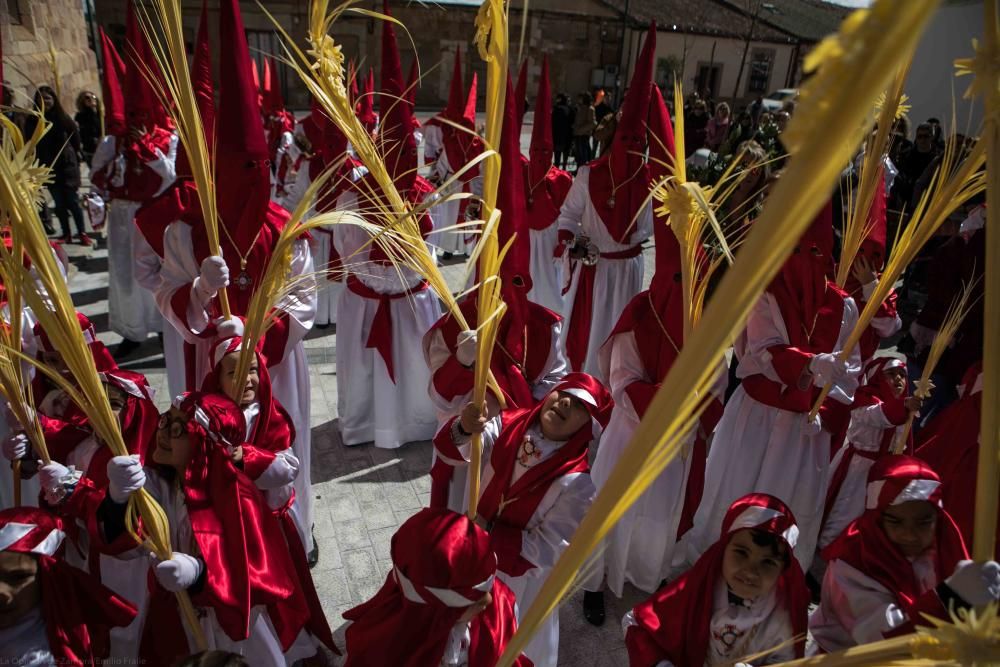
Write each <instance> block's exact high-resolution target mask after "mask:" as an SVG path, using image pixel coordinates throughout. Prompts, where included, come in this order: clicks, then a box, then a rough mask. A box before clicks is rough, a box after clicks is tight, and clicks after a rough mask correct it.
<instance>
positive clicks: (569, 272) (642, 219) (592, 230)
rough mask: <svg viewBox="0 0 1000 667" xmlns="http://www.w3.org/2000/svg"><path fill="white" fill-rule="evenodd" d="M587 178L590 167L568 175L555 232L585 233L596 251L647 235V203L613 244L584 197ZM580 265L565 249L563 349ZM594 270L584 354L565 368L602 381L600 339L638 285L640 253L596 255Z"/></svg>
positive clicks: (650, 228) (649, 228)
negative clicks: (628, 231) (611, 256)
mask: <svg viewBox="0 0 1000 667" xmlns="http://www.w3.org/2000/svg"><path fill="white" fill-rule="evenodd" d="M589 182H590V168H589V167H587V166H584V167H580V171H579V172H577V175H576V178H574V179H573V185H572V186H571V187H570V189H569V194H567V195H566V201H564V202H563V205H562V210H560V212H559V220H558V221H557V222H558V229H559V231H568V232H572V233H573V235H574V236H575V237H577V238H579V237H581V236H586V237H587V238H589V239H590V242H591V243H593V244H594V245H596V246H597V248H598V250H599V251H600V252H601V253H602V254H604V253H615V252H622V251H626V250H628V249H630V248H633V247H635V246H636V245H639V244H641V243H642V242H643V241H645V240H646V239H648V238H649V236H650V235H651V234H652V233H653V207H652V205H651V204H647V205H646V207H645V208H644V209H643V211H642V212H641V213H640V214H639V217H638V219H637V220H636V222H635V229H634V230H633V231H632V233H631V234H630V235H629V237H628V239H627V241H626V243H618V241H616V240H615V239H614V238H613V237H612V236H611V233H610V232H609V231H608V228H607V226H606V225H605V224H604V221H603V220H601V217H600V216H599V215H598V214H597V210H596V209H595V208H594V204H593V202H591V200H590V191H589V190H588V184H589ZM581 268H582V265H581V263H579V262H574V261H572V260H570V258H569V251H568V249H567V251H566V252H564V253H563V269H562V271H563V276H562V277H563V280H564V281H565V282H568V283H569V290H568V291H567V292H566V295H565V297H564V301H563V304H564V305H563V310H562V316H563V322H564V325H563V337H564V342H563V347H564V349H565V337H566V334H567V332H569V331H570V329H571V328H572V327H574V326H577V325H575V324H574V323H573V318H572V315H573V303H574V301H575V300H576V292H577V287H578V286H579V279H580V269H581ZM595 269H596V275H595V279H594V300H593V313H592V315H591V324H590V339H589V342H588V344H587V354H586V357H585V361H584V363H583V368H572V369H570V370H576V371H583V372H584V373H589V374H591V375H594V376H595V377H597V378H599V379H600V380H601V381H603V382H607V380H608V378H606V377H603V376H602V375H601V370H600V365H599V363H598V354H599V352H600V349H601V346H602V345H604V341H605V340H607V338H608V336H609V335H610V334H611V331H612V329H614V327H615V324H617V323H618V318H619V317H621V314H622V311H623V310H625V306H627V305H628V303H629V301H631V300H632V297H634V296H635V295H636V294H638V293H639V291H640V290H641V289H642V274H643V261H642V255H641V254H639V255H636V256H635V257H629V258H626V259H598V262H597V266H596V267H595Z"/></svg>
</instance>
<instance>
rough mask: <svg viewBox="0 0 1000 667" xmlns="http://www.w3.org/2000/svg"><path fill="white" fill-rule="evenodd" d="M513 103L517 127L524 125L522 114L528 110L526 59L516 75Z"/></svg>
mask: <svg viewBox="0 0 1000 667" xmlns="http://www.w3.org/2000/svg"><path fill="white" fill-rule="evenodd" d="M514 103H515V104H516V105H517V126H518V127H521V124H522V123H524V112H525V111H527V109H528V59H527V58H525V59H524V62H522V63H521V71H520V72H519V73H518V75H517V85H516V86H515V87H514Z"/></svg>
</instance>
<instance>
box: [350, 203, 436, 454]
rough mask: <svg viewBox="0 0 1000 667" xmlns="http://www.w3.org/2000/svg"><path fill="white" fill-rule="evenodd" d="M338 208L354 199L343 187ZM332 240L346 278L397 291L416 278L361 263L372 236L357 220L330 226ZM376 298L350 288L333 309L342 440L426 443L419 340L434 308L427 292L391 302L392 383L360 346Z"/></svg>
mask: <svg viewBox="0 0 1000 667" xmlns="http://www.w3.org/2000/svg"><path fill="white" fill-rule="evenodd" d="M338 208H340V209H344V210H349V209H356V208H357V196H356V195H355V193H353V192H347V193H345V194H344V195H342V196H341V198H340V200H339V202H338ZM334 241H335V243H336V245H337V249H338V251H339V252H340V256H341V258H342V259H343V261H344V263H345V264H346V265H347V267H348V269H349V271H350V272H351V276H352V277H353V278H355V279H357V280H359V281H361V282H362V283H363V284H364V285H365V286H367V287H368V288H370V289H372V290H374V291H375V292H378V293H380V294H403V293H405V292H407V291H408V290H411V289H414V288H416V287H418V286H419V285H420V284H421V283H422V282H423V278H421V277H420V275H419V274H417V273H416V272H414V271H412V270H411V269H409V268H406V267H403V266H399V267H397V266H394V265H391V264H390V265H384V264H381V263H377V262H370V261H368V253H369V247H367V246H368V245H370V244H371V236H370V235H369V234H368V232H367V231H365V230H364V229H363V228H361V227H358V226H356V225H349V224H344V225H335V227H334ZM379 305H380V301H379V300H377V299H370V298H366V297H364V296H361V295H360V294H357V293H355V292H353V291H352V290H351V289H350V288H349V287H348V288H347V289H344V290H343V292H342V293H341V295H340V303H339V306H338V312H337V322H338V324H337V385H338V387H339V388H340V390H339V391H338V392H337V412H338V414H339V416H340V434H341V438H342V439H343V442H344V444H345V445H359V444H361V443H364V442H372V441H374V443H375V446H376V447H383V448H387V449H395V448H397V447H400V446H402V445H404V444H406V443H408V442H417V441H420V440H430V439H431V438H433V437H434V433H435V432H436V428H437V418H436V415H435V413H434V405H433V404H432V403H431V400H430V398H429V397H428V396H427V383H428V382H429V380H430V371H429V370H428V368H427V364H426V363H424V359H423V354H422V350H421V341H422V340H423V337H424V334H425V333H427V330H428V329H430V328H431V327H432V326H433V325H434V323H435V322H437V320H438V319H439V318H440V317H441V312H442V311H441V305H440V303H439V301H438V298H437V295H435V294H434V291H433V290H431V289H429V288H428V289H423V290H419V291H417V292H414V293H412V294H409V295H407V296H402V297H399V298H395V299H391V300H390V301H389V312H390V316H391V318H392V360H393V370H394V376H395V382H393V379H392V378H390V377H389V371H388V368H387V367H386V365H385V361H384V360H383V358H382V355H381V354H380V353H379V351H378V350H377V349H376V348H374V347H367V342H368V337H369V334H370V333H371V328H372V324H373V322H374V320H375V315H376V313H377V312H378V308H379Z"/></svg>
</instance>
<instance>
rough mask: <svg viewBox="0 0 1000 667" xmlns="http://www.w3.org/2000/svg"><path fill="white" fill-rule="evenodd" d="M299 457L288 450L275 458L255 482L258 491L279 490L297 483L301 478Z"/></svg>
mask: <svg viewBox="0 0 1000 667" xmlns="http://www.w3.org/2000/svg"><path fill="white" fill-rule="evenodd" d="M299 466H300V463H299V457H297V456H295V454H293V453H292V450H290V449H289V450H288V451H285V452H282V453H281V454H278V455H277V456H275V457H274V461H272V462H271V465H269V466H268V467H267V469H266V470H264V472H262V473H261V475H260V477H258V478H257V480H256V481H255V482H254V483H255V484H256V485H257V488H258V489H277V488H280V487H282V486H285V485H287V484H291V483H292V482H294V481H295V478H296V477H298V476H299Z"/></svg>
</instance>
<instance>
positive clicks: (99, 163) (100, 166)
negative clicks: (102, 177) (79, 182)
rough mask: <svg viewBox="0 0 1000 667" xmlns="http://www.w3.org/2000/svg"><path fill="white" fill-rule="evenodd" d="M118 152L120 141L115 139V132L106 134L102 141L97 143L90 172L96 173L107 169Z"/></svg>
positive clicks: (91, 160) (91, 159)
mask: <svg viewBox="0 0 1000 667" xmlns="http://www.w3.org/2000/svg"><path fill="white" fill-rule="evenodd" d="M117 152H118V142H117V141H116V140H115V136H114V135H113V134H106V135H104V137H103V138H102V139H101V143H99V144H97V149H96V150H94V155H93V157H91V158H90V173H91V174H96V173H98V172H100V171H102V170H104V169H107V168H108V167H109V166H110V165H111V162H112V161H113V160H114V159H115V154H116V153H117Z"/></svg>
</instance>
